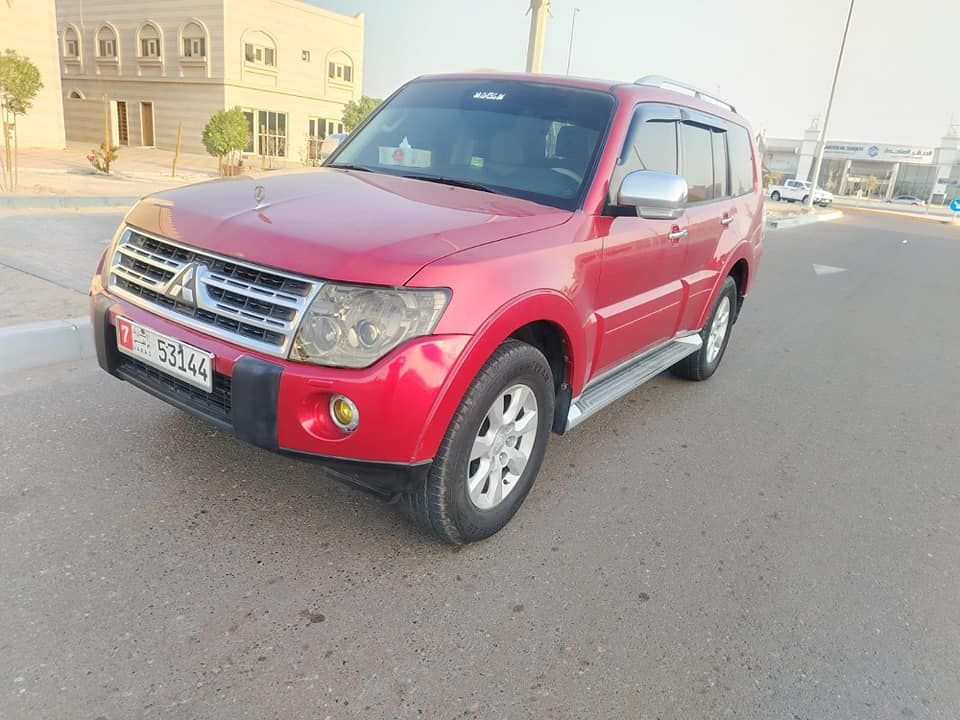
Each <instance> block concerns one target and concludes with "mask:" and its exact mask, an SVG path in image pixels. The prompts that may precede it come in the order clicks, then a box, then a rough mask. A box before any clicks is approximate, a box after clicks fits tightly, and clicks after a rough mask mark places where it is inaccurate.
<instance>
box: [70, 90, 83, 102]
mask: <svg viewBox="0 0 960 720" xmlns="http://www.w3.org/2000/svg"><path fill="white" fill-rule="evenodd" d="M70 99H71V100H86V98H85V97H84V96H83V93H82V92H80V91H79V90H71V91H70Z"/></svg>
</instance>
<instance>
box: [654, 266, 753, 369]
mask: <svg viewBox="0 0 960 720" xmlns="http://www.w3.org/2000/svg"><path fill="white" fill-rule="evenodd" d="M736 312H737V283H736V282H735V281H734V279H733V278H732V277H729V276H728V277H727V279H726V280H724V281H723V287H721V288H720V293H719V294H718V295H717V299H716V301H715V302H714V304H713V309H712V310H711V311H710V317H709V318H708V319H707V324H706V325H705V326H704V328H703V330H701V331H700V339H701V340H703V346H702V347H701V348H700V349H699V350H697V352H695V353H693V354H692V355H688V356H687V357H685V358H684V359H683V360H681V361H680V362H678V363H677V364H676V365H674V366H673V367H671V368H670V372H672V373H673V374H674V375H676V376H677V377H680V378H683V379H685V380H697V381H700V380H706V379H707V378H708V377H710V376H711V375H713V374H714V373H715V372H716V371H717V368H718V367H719V366H720V361H721V360H722V359H723V354H724V352H726V349H727V343H728V342H729V341H730V331H731V330H732V329H733V321H734V318H735V317H736Z"/></svg>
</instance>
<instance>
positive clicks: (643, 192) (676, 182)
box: [617, 170, 688, 220]
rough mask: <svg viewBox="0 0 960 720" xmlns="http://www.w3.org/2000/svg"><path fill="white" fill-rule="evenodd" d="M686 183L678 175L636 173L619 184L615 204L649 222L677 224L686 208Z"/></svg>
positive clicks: (651, 171) (648, 171) (642, 171)
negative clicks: (667, 221) (631, 210)
mask: <svg viewBox="0 0 960 720" xmlns="http://www.w3.org/2000/svg"><path fill="white" fill-rule="evenodd" d="M687 192H688V189H687V181H686V180H684V179H683V178H682V177H680V176H679V175H673V174H671V173H664V172H657V171H655V170H637V171H635V172H632V173H630V174H629V175H627V176H626V177H625V178H624V179H623V182H622V183H620V192H619V193H618V194H617V204H618V205H621V206H623V207H635V208H636V209H637V215H638V216H640V217H642V218H648V219H650V220H676V219H677V218H678V217H680V216H681V215H683V211H684V209H685V208H686V206H687Z"/></svg>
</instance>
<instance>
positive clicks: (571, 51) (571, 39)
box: [567, 7, 580, 75]
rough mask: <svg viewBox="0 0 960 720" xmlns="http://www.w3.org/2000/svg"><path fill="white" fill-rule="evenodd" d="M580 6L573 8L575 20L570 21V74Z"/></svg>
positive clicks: (568, 53)
mask: <svg viewBox="0 0 960 720" xmlns="http://www.w3.org/2000/svg"><path fill="white" fill-rule="evenodd" d="M578 12H580V8H578V7H575V8H574V9H573V20H572V21H571V22H570V49H569V50H567V75H569V74H570V61H571V60H572V59H573V32H574V30H576V29H577V13H578Z"/></svg>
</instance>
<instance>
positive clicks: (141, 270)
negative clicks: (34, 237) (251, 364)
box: [109, 227, 322, 357]
mask: <svg viewBox="0 0 960 720" xmlns="http://www.w3.org/2000/svg"><path fill="white" fill-rule="evenodd" d="M321 285H322V283H321V281H319V280H315V279H311V278H305V277H301V276H299V275H293V274H290V273H286V272H282V271H278V270H273V269H271V268H265V267H261V266H259V265H253V264H251V263H247V262H242V261H239V260H237V259H235V258H228V257H223V256H221V255H216V254H214V253H210V252H207V251H200V250H195V249H193V248H191V247H188V246H186V245H181V244H179V243H176V242H173V241H171V240H167V239H165V238H159V237H157V236H154V235H150V234H148V233H145V232H142V231H140V230H135V229H133V228H129V227H128V228H125V229H124V231H123V233H122V234H121V236H120V240H119V241H118V243H117V246H116V248H115V250H114V253H113V257H112V258H110V276H109V289H110V292H112V293H115V294H116V295H118V296H120V297H122V298H124V299H125V300H128V301H129V302H131V303H133V304H134V305H137V306H139V307H142V308H144V309H146V310H149V311H150V312H153V313H156V314H157V315H160V316H162V317H165V318H167V319H169V320H173V321H174V322H178V323H181V324H183V325H186V326H187V327H190V328H193V329H194V330H198V331H199V332H203V333H207V334H209V335H214V336H216V337H219V338H221V339H223V340H227V341H229V342H233V343H236V344H238V345H242V346H244V347H248V348H251V349H253V350H258V351H260V352H263V353H267V354H269V355H276V356H278V357H286V356H287V353H288V352H289V350H290V344H291V343H292V342H293V337H294V335H295V334H296V331H297V328H298V327H299V325H300V320H301V319H302V318H303V314H304V313H305V312H306V310H307V308H309V307H310V303H311V302H312V301H313V298H314V296H315V295H316V294H317V292H318V291H319V290H320V286H321Z"/></svg>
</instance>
